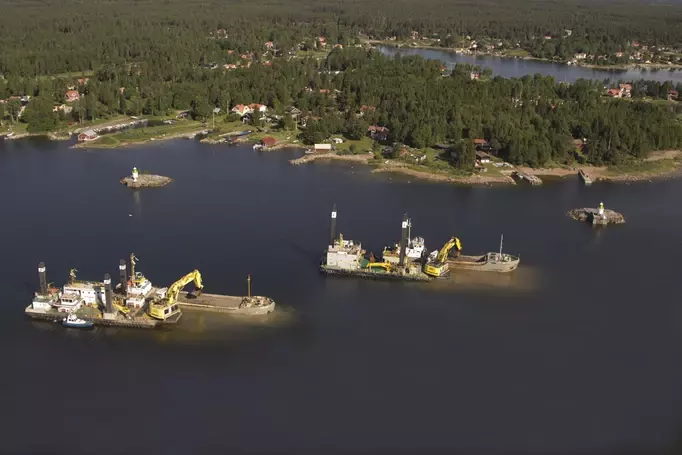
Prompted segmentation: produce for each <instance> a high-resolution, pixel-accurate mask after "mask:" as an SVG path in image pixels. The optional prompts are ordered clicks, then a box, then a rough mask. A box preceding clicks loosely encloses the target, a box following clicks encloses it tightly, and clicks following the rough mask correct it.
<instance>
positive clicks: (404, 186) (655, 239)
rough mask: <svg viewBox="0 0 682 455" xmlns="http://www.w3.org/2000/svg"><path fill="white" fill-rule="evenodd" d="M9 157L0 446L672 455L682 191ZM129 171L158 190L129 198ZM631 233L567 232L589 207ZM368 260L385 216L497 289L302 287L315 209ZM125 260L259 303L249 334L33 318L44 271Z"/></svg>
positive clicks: (170, 153)
mask: <svg viewBox="0 0 682 455" xmlns="http://www.w3.org/2000/svg"><path fill="white" fill-rule="evenodd" d="M68 146H69V144H67V143H55V142H42V141H14V142H11V141H6V142H5V143H1V142H0V195H2V196H1V197H2V201H3V207H4V216H3V220H2V223H0V239H2V261H0V284H1V286H0V287H1V289H2V292H3V294H4V297H3V305H2V306H1V307H0V350H1V352H2V358H3V359H5V368H3V371H2V374H0V397H1V399H0V401H1V402H2V406H1V407H0V416H1V417H2V429H3V431H2V437H1V438H0V452H1V453H32V454H34V453H66V452H69V453H93V452H95V451H96V452H98V453H139V452H141V451H142V450H147V451H149V452H150V453H158V452H166V453H237V452H239V453H241V452H249V453H273V452H276V453H298V454H301V453H310V454H320V453H390V454H396V453H420V454H424V453H429V454H430V453H463V454H500V453H524V454H549V453H551V454H562V453H566V454H602V453H609V454H614V453H628V454H630V453H647V454H658V453H671V454H672V453H680V451H681V450H682V443H681V440H682V305H681V303H680V298H679V293H680V287H681V285H680V279H679V275H680V272H679V271H680V266H679V258H680V257H681V256H682V237H681V236H680V232H681V231H682V214H681V213H680V209H679V207H680V206H681V204H682V181H680V180H668V181H661V182H656V183H651V184H650V183H641V184H634V185H629V186H628V185H608V184H595V185H593V186H592V187H590V188H586V187H583V186H581V185H580V184H579V183H578V180H577V178H576V179H571V180H569V181H566V182H562V183H556V184H549V185H546V186H545V187H543V188H531V187H515V188H488V187H485V188H467V187H458V186H451V185H440V184H431V183H424V182H419V181H415V180H409V179H405V178H402V177H398V176H390V175H385V174H382V175H372V174H370V173H369V170H368V169H366V168H363V167H357V166H356V167H353V166H350V165H346V164H338V163H336V164H332V163H314V164H311V165H305V166H291V165H289V164H288V162H287V160H288V159H290V158H292V157H294V156H297V155H300V154H301V153H302V152H300V151H281V152H276V153H274V152H273V153H263V154H259V153H256V152H253V151H252V150H251V149H250V148H249V147H228V146H218V145H202V144H198V143H196V142H193V141H186V140H178V141H172V142H164V143H157V144H155V145H150V146H141V147H133V148H127V149H121V150H98V151H95V150H92V151H90V150H75V149H69V148H68ZM133 166H137V167H138V169H142V170H149V171H152V172H155V173H159V174H164V175H168V176H171V177H173V178H175V179H176V180H175V182H173V183H172V184H171V185H170V186H168V187H165V188H161V189H147V190H142V191H132V190H130V189H127V188H125V187H123V186H122V185H120V184H119V183H118V179H119V178H120V177H121V176H123V175H126V174H127V173H129V171H130V170H131V169H132V167H133ZM602 200H603V201H604V202H605V204H606V206H607V207H611V208H613V209H615V210H619V211H622V212H623V213H624V214H625V216H626V217H627V219H628V223H627V224H625V225H623V226H615V227H609V228H608V229H603V230H594V229H592V228H591V227H589V226H587V225H584V224H581V223H578V222H575V221H572V220H570V219H568V218H567V217H566V216H565V213H566V211H567V210H569V209H571V208H574V207H581V206H596V205H597V204H598V202H599V201H602ZM334 203H336V204H337V205H338V211H339V229H340V231H341V232H342V233H343V234H344V236H345V237H346V238H351V239H355V240H361V241H362V242H363V245H364V246H365V247H366V248H367V249H368V250H370V251H375V252H379V251H380V250H381V248H382V247H383V245H384V244H386V243H390V242H392V241H393V240H395V239H397V238H398V236H399V234H400V232H399V231H400V221H401V218H402V214H403V213H404V212H408V213H409V215H410V216H411V218H412V220H413V234H414V235H422V236H424V237H425V238H426V240H427V242H428V244H429V246H430V248H432V249H435V248H437V247H439V246H440V245H441V244H442V243H443V242H444V241H445V240H446V239H447V238H449V237H450V236H451V235H453V234H456V235H458V236H459V237H460V238H461V239H462V241H463V244H464V249H465V252H468V253H472V254H473V253H476V252H483V251H487V250H495V249H496V248H497V247H498V241H499V236H500V234H502V233H504V235H505V250H506V251H509V252H517V253H520V254H521V258H522V265H521V268H520V269H519V270H518V271H517V272H515V274H513V275H511V276H506V277H492V278H491V277H482V276H480V275H476V274H470V275H464V274H459V275H456V276H455V277H454V278H453V279H452V280H450V281H443V282H438V283H430V284H408V283H384V282H373V281H363V280H356V279H347V278H346V279H344V278H327V277H324V276H322V275H320V274H319V272H318V270H317V264H318V261H319V258H320V254H321V251H322V249H323V248H324V245H325V244H326V241H327V238H328V219H329V212H330V208H331V206H332V204H334ZM131 252H134V253H135V254H136V255H137V256H138V258H139V264H138V267H139V269H140V270H142V271H143V272H144V273H145V274H146V275H147V276H148V277H149V278H150V279H151V280H152V281H154V282H155V283H157V284H159V285H168V284H170V283H171V282H172V281H173V280H175V279H176V278H178V277H179V276H181V275H182V274H184V273H186V272H188V271H190V270H192V269H193V268H198V269H199V270H201V272H202V273H203V274H204V278H205V285H206V290H207V292H214V293H228V294H237V295H238V294H244V293H245V292H246V275H247V274H249V273H250V274H252V276H253V285H254V291H255V292H257V293H259V294H265V295H270V296H272V297H273V298H275V299H276V301H277V302H278V304H279V307H278V310H277V314H276V316H274V317H272V318H270V319H269V320H265V321H254V322H248V321H240V320H234V319H229V318H225V317H221V316H217V315H207V314H203V313H191V312H186V313H185V315H184V317H183V320H182V321H181V323H180V325H179V326H178V327H176V328H174V329H173V330H159V331H135V330H122V329H118V330H117V329H101V328H97V329H95V330H94V331H92V332H79V331H72V330H66V329H64V328H62V327H61V326H59V325H57V324H54V323H37V322H32V321H30V320H28V319H26V318H25V317H24V315H23V309H24V307H25V306H26V305H27V304H28V303H29V301H30V296H31V292H32V291H33V290H34V289H35V288H36V287H37V277H36V273H35V270H36V266H37V263H38V262H39V261H45V262H46V264H47V267H48V279H49V280H50V281H54V282H55V284H57V285H61V284H63V283H64V281H65V280H66V278H67V273H68V269H69V268H71V267H75V268H77V269H78V271H79V272H78V273H79V277H81V278H84V279H85V278H90V279H100V278H101V277H102V276H103V274H104V273H107V272H108V273H110V274H112V275H113V276H114V277H115V276H116V270H117V266H118V261H119V259H121V258H124V257H126V256H128V255H129V254H130V253H131Z"/></svg>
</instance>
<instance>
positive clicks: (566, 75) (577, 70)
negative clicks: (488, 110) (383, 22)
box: [377, 46, 682, 83]
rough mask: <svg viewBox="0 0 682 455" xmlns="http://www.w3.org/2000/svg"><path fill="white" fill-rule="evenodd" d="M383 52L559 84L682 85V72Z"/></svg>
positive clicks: (427, 51) (393, 49) (419, 51)
mask: <svg viewBox="0 0 682 455" xmlns="http://www.w3.org/2000/svg"><path fill="white" fill-rule="evenodd" d="M377 49H378V50H379V52H381V53H382V54H384V55H388V56H395V55H421V56H422V57H424V58H427V59H434V60H440V61H442V62H443V63H444V64H445V65H446V66H447V67H448V68H452V67H454V66H455V64H456V63H469V64H472V65H477V66H480V67H482V68H490V69H491V70H492V71H493V75H495V76H502V77H523V76H526V75H531V76H532V75H534V74H542V75H545V76H552V77H554V79H556V80H557V82H571V83H573V82H575V81H577V80H578V79H593V80H598V81H603V80H605V79H609V80H611V81H613V82H617V81H633V80H636V79H646V80H652V81H659V82H665V81H673V82H674V83H678V82H682V71H680V70H668V69H661V70H650V69H630V70H626V71H615V70H598V69H591V68H584V67H581V66H575V65H566V64H565V63H552V62H545V61H541V60H525V59H520V58H504V57H493V56H490V55H467V54H461V53H457V52H454V51H447V50H438V49H420V48H406V47H400V48H398V47H393V46H377Z"/></svg>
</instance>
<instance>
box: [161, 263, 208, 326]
mask: <svg viewBox="0 0 682 455" xmlns="http://www.w3.org/2000/svg"><path fill="white" fill-rule="evenodd" d="M192 281H194V287H195V290H194V293H193V294H191V295H194V296H195V297H196V296H198V295H199V294H201V291H202V290H203V289H204V284H203V282H202V280H201V273H200V272H199V271H198V270H196V269H195V270H193V271H192V272H190V273H188V274H187V275H185V276H183V277H182V278H180V279H179V280H178V281H176V282H175V283H173V284H171V285H170V287H169V288H168V290H167V291H166V296H165V297H164V298H163V299H161V300H157V301H155V302H152V303H150V304H149V309H148V310H147V314H149V316H151V317H153V318H154V319H160V320H162V321H165V320H166V319H168V318H169V317H171V316H173V315H175V314H177V313H179V312H180V307H179V306H178V304H177V298H178V294H180V291H181V290H182V288H184V287H185V286H186V285H188V284H189V283H191V282H192Z"/></svg>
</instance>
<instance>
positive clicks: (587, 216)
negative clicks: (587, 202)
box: [568, 202, 625, 226]
mask: <svg viewBox="0 0 682 455" xmlns="http://www.w3.org/2000/svg"><path fill="white" fill-rule="evenodd" d="M568 216H570V217H571V218H573V219H574V220H578V221H586V222H588V223H590V224H592V225H599V226H606V225H608V224H623V223H625V217H624V216H623V215H622V214H621V213H618V212H615V211H613V210H609V209H605V208H604V203H603V202H600V203H599V208H596V209H593V208H582V209H573V210H571V211H569V212H568Z"/></svg>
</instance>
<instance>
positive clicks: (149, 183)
mask: <svg viewBox="0 0 682 455" xmlns="http://www.w3.org/2000/svg"><path fill="white" fill-rule="evenodd" d="M172 181H173V179H172V178H170V177H166V176H163V175H154V174H140V175H139V176H138V177H137V181H135V180H133V176H132V175H129V176H127V177H123V178H122V179H121V180H120V182H121V184H123V185H125V186H127V187H128V188H158V187H162V186H166V185H168V184H169V183H171V182H172Z"/></svg>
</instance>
